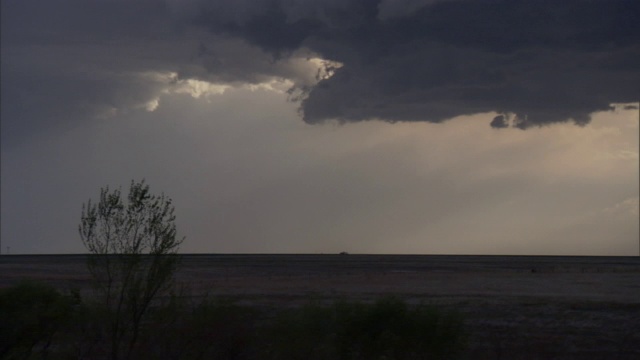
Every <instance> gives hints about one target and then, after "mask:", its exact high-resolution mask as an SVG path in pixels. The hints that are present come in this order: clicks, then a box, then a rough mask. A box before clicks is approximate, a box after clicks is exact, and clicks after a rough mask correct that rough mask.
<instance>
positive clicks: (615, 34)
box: [0, 0, 640, 255]
mask: <svg viewBox="0 0 640 360" xmlns="http://www.w3.org/2000/svg"><path fill="white" fill-rule="evenodd" d="M1 6H2V12H1V16H2V19H1V20H2V22H1V26H2V29H1V30H2V32H1V36H2V43H1V46H2V49H1V50H2V51H1V62H0V64H1V67H2V68H1V70H2V73H1V75H2V76H1V77H0V81H1V85H2V88H1V90H2V93H1V95H2V96H1V101H2V104H1V105H2V106H1V127H2V128H1V130H2V132H1V139H2V143H1V145H2V153H1V163H0V166H1V176H2V177H1V183H0V185H1V199H0V200H1V201H0V210H1V214H0V215H1V218H0V220H1V228H0V229H1V237H2V253H3V254H4V253H6V251H7V247H10V252H11V253H12V254H40V253H42V254H55V253H82V252H85V249H84V248H83V246H82V243H81V241H80V238H79V236H78V233H77V226H78V223H79V220H80V210H81V206H82V203H83V202H86V201H87V200H88V199H89V198H92V199H96V198H97V196H98V194H99V190H100V188H101V187H103V186H106V185H108V186H110V187H112V188H113V187H118V186H122V188H123V190H125V191H126V189H127V187H128V185H129V183H130V181H131V180H132V179H142V178H144V179H146V182H147V183H148V184H149V185H150V187H151V190H152V191H153V192H158V193H159V192H164V193H165V194H167V195H168V196H170V197H171V198H172V199H173V201H174V204H175V207H176V215H177V223H178V232H179V234H180V235H184V236H186V238H187V239H186V241H185V243H184V244H183V246H182V249H181V251H182V252H187V253H339V252H341V251H348V252H350V253H396V254H514V255H638V254H639V248H638V247H639V246H640V234H639V226H640V224H639V220H638V218H639V214H638V212H639V210H638V208H639V193H640V192H639V185H638V183H639V157H638V148H639V122H640V115H639V110H638V107H639V103H638V99H640V88H639V87H638V85H637V84H639V83H640V25H638V23H637V22H636V21H635V20H634V16H636V15H640V3H639V2H629V1H623V0H612V1H583V0H567V1H564V2H552V1H544V0H540V1H524V0H522V1H520V0H512V1H506V0H505V1H502V0H496V1H493V2H490V3H489V4H487V3H485V4H483V5H479V4H478V2H473V1H470V0H397V1H390V0H379V1H374V0H371V1H367V0H349V1H347V0H341V1H338V0H318V1H311V0H270V1H257V0H256V1H249V0H247V1H234V2H231V1H222V0H220V1H216V0H212V1H205V0H188V1H186V0H182V1H178V0H176V1H170V0H164V1H163V0H145V1H133V2H125V1H121V0H108V1H104V0H102V1H99V0H95V1H79V0H67V1H60V2H49V1H35V0H25V1H13V0H7V1H3V2H2V3H1ZM495 19H501V20H500V21H498V20H495ZM523 22H524V23H526V24H528V26H527V27H522V26H518V25H519V24H522V23H523Z"/></svg>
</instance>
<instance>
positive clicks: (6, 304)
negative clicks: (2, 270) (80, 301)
mask: <svg viewBox="0 0 640 360" xmlns="http://www.w3.org/2000/svg"><path fill="white" fill-rule="evenodd" d="M76 303H77V299H76V298H74V297H72V296H67V295H62V294H61V293H60V292H58V291H57V290H56V289H55V288H53V287H51V286H49V285H46V284H41V283H37V282H31V281H24V282H21V283H19V284H17V285H14V286H12V287H9V288H6V289H2V290H0V358H2V359H28V358H30V357H31V356H32V355H33V356H37V357H38V358H45V357H47V355H48V354H49V353H50V347H51V344H52V343H53V342H54V336H55V335H56V334H58V333H59V331H60V330H61V329H62V328H63V327H64V326H66V325H67V324H68V321H67V320H68V319H69V316H70V315H71V313H72V312H73V307H74V305H75V304H76ZM36 354H38V355H36Z"/></svg>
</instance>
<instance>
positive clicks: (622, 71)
mask: <svg viewBox="0 0 640 360" xmlns="http://www.w3.org/2000/svg"><path fill="white" fill-rule="evenodd" d="M2 10H3V11H2V75H3V81H2V93H3V96H2V117H3V128H4V130H5V131H3V133H7V132H9V133H11V134H12V135H11V138H7V136H5V135H3V144H13V143H16V142H19V141H20V139H23V138H25V137H28V136H29V135H32V134H34V133H37V132H38V131H48V130H51V129H54V128H64V127H70V126H73V125H74V124H75V123H76V122H77V121H80V120H78V119H86V118H91V117H95V116H96V114H97V115H98V116H99V115H100V114H105V113H109V112H110V111H114V110H118V111H122V110H123V109H128V108H135V107H140V106H142V105H141V104H144V103H145V102H148V101H149V100H151V99H153V98H155V97H157V96H158V94H161V93H163V91H165V90H166V88H167V87H168V86H170V85H171V84H170V83H167V82H166V81H165V82H163V81H159V80H158V78H157V77H152V76H151V77H150V76H144V74H149V73H164V74H166V73H174V74H176V77H175V79H198V80H205V81H210V82H216V83H232V84H233V83H258V82H262V81H265V80H268V79H274V78H278V79H289V80H291V81H293V83H294V84H295V85H294V89H292V91H293V92H295V90H296V89H297V90H301V91H300V96H297V98H298V99H299V100H300V110H301V111H300V112H301V114H302V117H303V120H304V121H305V122H307V123H310V124H316V123H322V122H325V121H328V120H338V121H340V122H357V121H364V120H369V119H379V120H383V121H389V122H397V121H429V122H442V121H444V120H447V119H449V118H452V117H455V116H458V115H464V114H473V113H479V112H490V111H496V112H498V113H500V114H503V116H504V118H503V119H511V121H509V122H508V124H509V126H515V127H519V128H522V129H525V128H528V127H531V126H538V125H544V124H551V123H555V122H565V121H573V122H575V123H577V124H586V123H588V122H589V120H590V114H591V113H593V112H595V111H599V110H606V109H609V108H610V105H611V104H612V103H630V102H637V101H638V99H639V98H640V93H639V90H638V89H639V88H638V86H637V84H639V83H640V25H639V24H640V22H638V21H637V19H638V18H640V2H637V1H625V0H607V1H582V0H566V1H546V0H533V1H531V0H527V1H525V0H508V1H507V0H495V1H487V2H479V1H471V0H404V1H387V0H380V1H374V0H344V1H343V0H324V1H315V0H314V1H311V0H286V1H285V0H264V1H257V0H256V1H233V2H232V1H222V0H220V1H200V0H189V1H169V0H167V1H161V0H148V1H136V2H133V3H132V2H129V1H119V0H113V1H95V2H94V1H89V2H88V1H78V0H69V1H62V2H49V1H32V0H25V1H4V2H3V3H2ZM311 56H317V57H320V58H323V59H326V60H329V61H332V63H330V64H333V63H335V62H337V63H341V64H342V66H341V67H340V68H335V69H332V71H333V76H331V77H324V78H321V79H319V81H318V82H317V84H310V83H309V82H308V81H306V80H304V79H303V78H304V76H302V75H301V73H300V71H299V69H298V68H297V67H296V65H295V64H296V61H298V60H299V59H303V58H304V57H311ZM175 79H174V80H175ZM505 124H507V122H505V121H502V122H500V121H498V122H496V121H495V120H494V122H493V123H492V126H494V127H497V128H501V127H505V126H504V125H505ZM3 146H4V145H3Z"/></svg>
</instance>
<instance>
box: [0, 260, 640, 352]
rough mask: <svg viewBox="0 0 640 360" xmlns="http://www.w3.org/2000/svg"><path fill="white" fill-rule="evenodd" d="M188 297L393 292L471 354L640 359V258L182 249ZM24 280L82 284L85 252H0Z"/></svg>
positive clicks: (277, 301) (284, 302) (270, 300)
mask: <svg viewBox="0 0 640 360" xmlns="http://www.w3.org/2000/svg"><path fill="white" fill-rule="evenodd" d="M177 277H178V281H179V282H180V283H183V284H185V285H186V286H187V288H188V289H189V294H191V295H192V296H195V297H197V296H203V295H205V294H208V295H222V296H229V297H234V298H237V300H238V301H239V302H241V303H246V304H251V305H255V306H264V307H270V306H296V305H299V304H303V303H304V302H306V301H309V299H312V298H313V299H316V300H328V301H330V300H332V299H340V298H346V299H352V300H363V301H369V300H373V299H375V298H378V297H380V296H383V295H387V294H394V295H398V296H400V297H402V298H404V299H405V300H406V301H408V302H411V303H429V304H434V305H438V306H440V307H442V308H446V309H454V310H456V311H458V312H460V313H461V314H462V315H463V317H464V318H465V323H466V325H467V329H468V331H469V334H470V339H469V358H472V359H501V358H502V359H638V358H640V258H639V257H543V256H449V255H440V256H437V255H434V256H427V255H425V256H420V255H184V256H183V259H182V264H181V269H180V270H179V272H178V276H177ZM22 278H30V279H39V280H42V281H46V282H49V283H52V284H53V285H55V286H57V287H60V288H61V289H69V288H79V289H82V290H85V289H89V288H90V284H89V276H88V272H87V270H86V267H85V257H84V256H82V255H51V256H48V255H47V256H45V255H42V256H18V255H12V256H0V288H1V287H6V286H8V285H11V284H13V283H15V282H17V281H19V280H20V279H22Z"/></svg>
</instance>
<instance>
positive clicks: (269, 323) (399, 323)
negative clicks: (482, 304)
mask: <svg viewBox="0 0 640 360" xmlns="http://www.w3.org/2000/svg"><path fill="white" fill-rule="evenodd" d="M184 299H186V298H183V297H178V296H172V297H168V298H166V299H164V300H162V301H158V303H156V304H154V305H153V306H152V307H151V308H150V309H149V313H148V316H147V318H146V320H145V322H144V323H143V324H142V325H141V327H140V331H139V332H138V333H137V334H135V335H134V334H133V333H123V334H122V336H123V342H122V343H123V344H127V346H129V344H132V345H131V348H130V350H131V351H126V352H125V351H117V352H115V353H114V352H113V349H112V348H111V345H110V331H111V326H112V324H113V322H112V321H111V320H112V319H109V316H110V315H109V314H110V312H109V310H108V309H107V308H105V307H104V305H102V304H101V303H100V302H96V301H93V300H92V299H82V298H81V297H80V296H79V295H78V293H77V292H76V293H73V292H70V293H67V294H63V293H61V292H59V291H57V290H56V289H54V288H52V287H50V286H48V285H45V284H40V283H34V282H24V283H21V284H18V285H16V286H13V287H11V288H7V289H3V290H1V291H0V319H2V322H0V358H3V359H108V358H114V356H115V357H119V358H130V359H237V360H239V359H292V360H295V359H305V360H312V359H368V360H369V359H455V358H457V357H459V356H460V355H461V353H462V351H463V349H464V341H465V336H464V332H463V328H462V321H461V319H460V318H459V317H458V316H457V315H455V314H453V313H447V312H442V311H439V310H438V309H436V308H434V307H431V306H424V305H420V306H410V305H408V304H406V303H405V302H403V301H401V300H399V299H397V298H393V297H387V298H382V299H379V300H378V301H376V302H374V303H360V302H341V301H338V302H332V303H327V304H325V303H321V302H313V301H310V302H309V303H308V304H307V305H305V306H302V307H299V308H288V309H258V308H255V307H248V306H241V305H238V304H235V303H233V302H229V301H223V300H220V299H206V300H203V301H201V302H198V303H193V302H191V301H189V300H184ZM133 336H135V337H136V338H135V339H133V338H132V337H133Z"/></svg>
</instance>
